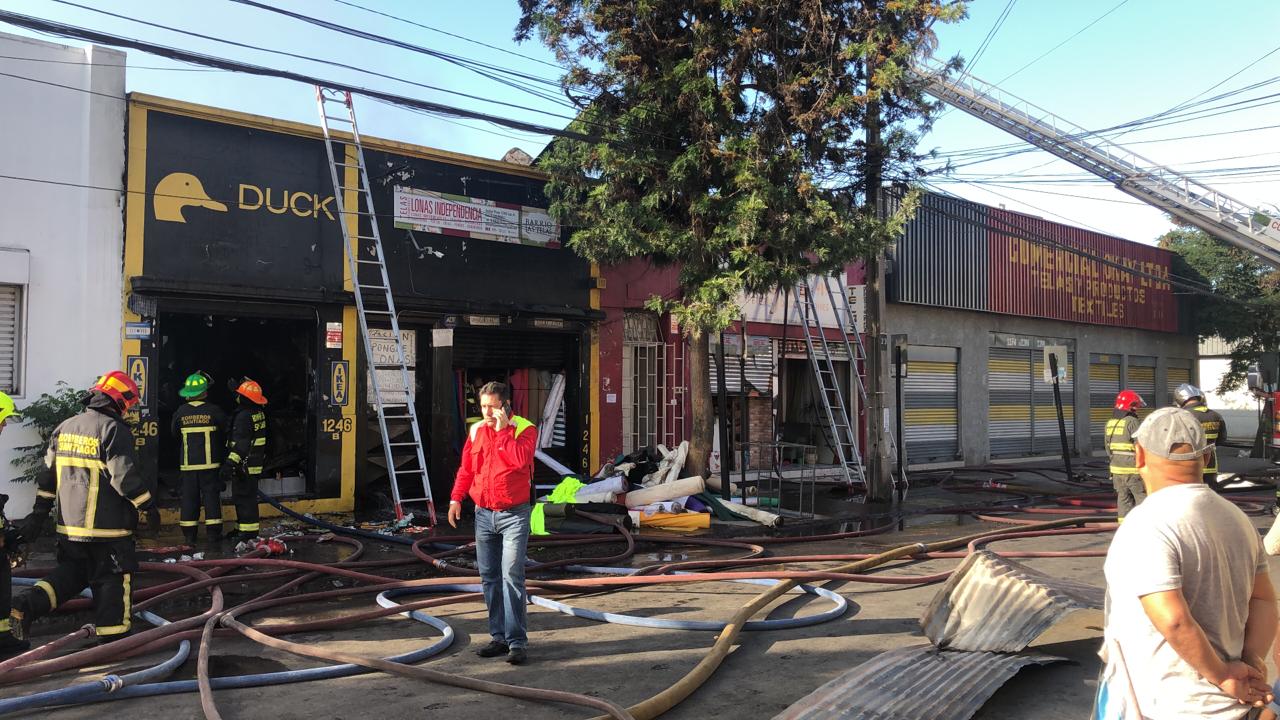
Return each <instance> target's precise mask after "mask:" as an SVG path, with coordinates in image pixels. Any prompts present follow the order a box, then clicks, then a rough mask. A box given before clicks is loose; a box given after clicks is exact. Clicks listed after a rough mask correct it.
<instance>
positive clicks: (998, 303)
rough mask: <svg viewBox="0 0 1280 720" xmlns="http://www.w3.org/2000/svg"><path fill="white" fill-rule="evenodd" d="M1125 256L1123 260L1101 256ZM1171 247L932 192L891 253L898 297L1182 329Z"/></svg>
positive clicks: (894, 296)
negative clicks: (1171, 277)
mask: <svg viewBox="0 0 1280 720" xmlns="http://www.w3.org/2000/svg"><path fill="white" fill-rule="evenodd" d="M1094 258H1102V259H1103V260H1106V261H1107V262H1108V263H1109V262H1116V263H1120V264H1121V265H1123V266H1125V267H1126V268H1128V270H1126V269H1120V268H1116V267H1113V266H1112V265H1110V264H1107V263H1104V262H1099V261H1098V260H1096V259H1094ZM1171 258H1172V255H1171V253H1169V252H1168V251H1166V250H1161V249H1159V248H1155V247H1151V246H1148V245H1142V244H1139V243H1134V242H1129V241H1127V240H1121V239H1119V238H1115V237H1111V236H1108V235H1103V234H1100V233H1096V232H1092V231H1089V230H1084V229H1081V228H1075V227H1071V226H1069V225H1063V224H1060V223H1055V222H1050V221H1048V220H1043V219H1041V218H1036V217H1031V216H1029V215H1022V214H1019V213H1014V212H1010V211H1007V210H1002V209H999V208H993V207H988V206H986V205H981V204H978V203H973V202H969V201H966V200H960V199H956V198H947V197H943V196H940V195H934V194H931V193H930V194H926V195H925V196H924V197H923V199H922V202H921V208H920V211H919V212H918V213H917V215H916V217H915V218H914V219H913V220H912V221H911V222H909V223H908V224H907V228H906V230H905V232H904V235H903V237H902V238H901V239H900V240H899V241H898V243H897V245H896V248H895V250H894V253H893V260H894V262H893V264H892V265H891V275H890V277H889V292H890V295H889V297H890V298H891V299H892V300H893V301H895V302H904V303H917V304H921V305H932V306H937V307H952V308H961V309H967V310H984V311H987V312H997V313H1004V314H1009V315H1022V316H1026V317H1040V318H1050V319H1054V320H1065V321H1069V322H1083V323H1093V324H1098V325H1111V326H1115V327H1127V328H1142V329H1146V330H1160V331H1164V332H1177V329H1178V314H1177V303H1176V301H1175V300H1174V296H1173V292H1172V287H1171V286H1170V285H1169V284H1168V283H1167V282H1166V281H1164V280H1157V279H1150V278H1147V277H1146V276H1145V275H1141V276H1140V275H1137V274H1135V273H1134V272H1130V271H1129V270H1134V271H1139V272H1143V273H1147V274H1151V275H1155V276H1157V277H1163V278H1167V277H1168V275H1169V264H1170V262H1171Z"/></svg>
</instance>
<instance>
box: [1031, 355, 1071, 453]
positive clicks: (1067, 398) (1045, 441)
mask: <svg viewBox="0 0 1280 720" xmlns="http://www.w3.org/2000/svg"><path fill="white" fill-rule="evenodd" d="M1032 357H1034V358H1035V367H1034V368H1033V369H1032V373H1033V374H1032V383H1033V384H1034V386H1035V410H1034V413H1033V414H1034V415H1035V445H1034V447H1033V448H1032V450H1033V451H1034V452H1035V453H1036V454H1038V455H1046V454H1055V453H1060V452H1062V440H1061V437H1060V436H1059V434H1058V409H1057V407H1056V406H1055V405H1054V402H1053V385H1052V384H1050V383H1047V382H1045V381H1044V374H1045V367H1044V353H1043V352H1035V353H1034V354H1033V355H1032ZM1075 367H1076V354H1075V353H1073V352H1069V353H1067V368H1066V370H1067V379H1066V380H1064V381H1062V382H1061V383H1060V385H1061V388H1062V389H1061V393H1060V394H1061V395H1062V420H1063V422H1064V423H1065V424H1066V427H1067V447H1069V448H1074V447H1075V446H1076V417H1075V415H1076V413H1075V409H1076V408H1075V383H1076V370H1075Z"/></svg>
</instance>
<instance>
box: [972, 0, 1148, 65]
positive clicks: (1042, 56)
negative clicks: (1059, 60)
mask: <svg viewBox="0 0 1280 720" xmlns="http://www.w3.org/2000/svg"><path fill="white" fill-rule="evenodd" d="M1127 2H1129V0H1120V2H1118V3H1116V4H1115V5H1114V6H1112V8H1111V9H1110V10H1108V11H1106V12H1104V13H1102V14H1101V15H1099V16H1098V17H1096V18H1094V19H1093V20H1092V21H1091V22H1090V23H1089V24H1088V25H1085V26H1084V27H1082V28H1080V29H1079V30H1077V31H1075V32H1074V33H1072V34H1071V35H1070V36H1069V37H1068V38H1067V39H1066V40H1063V41H1062V42H1060V43H1058V44H1057V45H1054V46H1053V47H1051V48H1049V49H1048V50H1045V51H1044V52H1042V53H1040V54H1039V55H1037V56H1036V57H1035V59H1034V60H1032V61H1031V62H1029V63H1027V64H1026V65H1023V66H1022V67H1020V68H1018V69H1017V70H1014V71H1013V72H1011V73H1009V74H1008V75H1005V76H1004V77H1002V78H1000V80H998V81H997V82H996V84H997V85H999V84H1000V83H1002V82H1005V81H1006V80H1009V79H1011V78H1012V77H1013V76H1015V75H1017V74H1018V73H1020V72H1022V71H1023V70H1026V69H1027V68H1029V67H1031V66H1032V65H1035V64H1036V63H1038V62H1040V61H1041V60H1043V59H1045V58H1046V57H1047V56H1049V55H1050V54H1052V53H1053V52H1054V51H1055V50H1057V49H1058V48H1060V47H1062V46H1063V45H1066V44H1067V43H1069V42H1071V41H1072V40H1075V39H1076V38H1077V37H1079V36H1080V34H1081V33H1083V32H1084V31H1085V30H1088V29H1089V28H1091V27H1093V26H1094V25H1097V24H1098V23H1099V22H1102V20H1103V19H1104V18H1106V17H1107V16H1108V15H1110V14H1111V13H1113V12H1115V11H1117V10H1119V9H1120V8H1122V7H1124V5H1125V3H1127Z"/></svg>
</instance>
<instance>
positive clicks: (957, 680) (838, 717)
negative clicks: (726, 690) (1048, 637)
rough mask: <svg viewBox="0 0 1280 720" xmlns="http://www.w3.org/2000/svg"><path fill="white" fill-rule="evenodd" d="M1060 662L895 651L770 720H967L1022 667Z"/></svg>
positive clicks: (919, 648)
mask: <svg viewBox="0 0 1280 720" xmlns="http://www.w3.org/2000/svg"><path fill="white" fill-rule="evenodd" d="M1063 661H1064V660H1063V658H1058V657H1052V656H1050V655H1040V654H1031V653H1023V654H1019V655H1008V654H1004V653H990V652H982V653H971V652H961V651H954V650H938V649H937V648H935V647H933V646H932V645H912V646H908V647H902V648H897V649H895V650H890V651H889V652H886V653H882V654H880V655H877V656H876V657H874V658H871V659H870V660H868V661H867V662H865V663H863V664H861V665H859V666H857V667H856V668H854V669H852V670H850V671H849V672H847V673H845V674H844V675H841V676H840V677H838V678H836V679H835V680H832V681H831V682H829V683H827V684H825V685H823V686H821V687H819V688H818V689H817V690H814V691H813V692H811V693H809V694H808V695H806V696H804V697H803V698H801V699H800V700H798V701H796V702H795V703H793V704H792V705H791V707H788V708H787V709H786V710H783V711H782V712H781V713H778V714H777V715H775V716H774V720H966V718H970V717H972V716H973V714H974V713H975V712H977V711H978V708H980V707H982V705H983V703H985V702H986V701H987V700H988V699H989V698H990V697H991V696H992V695H993V694H994V693H995V691H996V690H998V689H1000V686H1001V685H1003V684H1005V683H1006V682H1007V681H1008V680H1009V678H1011V677H1013V676H1014V675H1017V674H1018V671H1019V670H1021V669H1022V668H1024V667H1026V666H1028V665H1048V664H1050V663H1055V662H1063Z"/></svg>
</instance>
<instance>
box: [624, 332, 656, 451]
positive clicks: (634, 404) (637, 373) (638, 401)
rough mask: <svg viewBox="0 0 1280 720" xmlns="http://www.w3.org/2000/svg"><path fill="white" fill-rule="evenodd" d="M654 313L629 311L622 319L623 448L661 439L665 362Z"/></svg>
mask: <svg viewBox="0 0 1280 720" xmlns="http://www.w3.org/2000/svg"><path fill="white" fill-rule="evenodd" d="M665 350H666V345H664V344H663V343H662V342H661V340H660V337H659V334H658V325H657V317H656V316H654V315H652V314H650V313H641V312H628V313H627V314H626V315H625V316H624V322H623V348H622V450H623V452H624V453H631V452H632V451H634V450H636V449H637V448H642V447H645V446H648V445H654V444H657V443H658V442H659V440H660V439H661V432H662V428H663V424H664V423H663V410H664V409H665V405H664V401H663V398H664V397H665V394H666V392H665V387H664V383H665V382H666V367H665V366H666V362H665V358H664V355H665Z"/></svg>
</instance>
